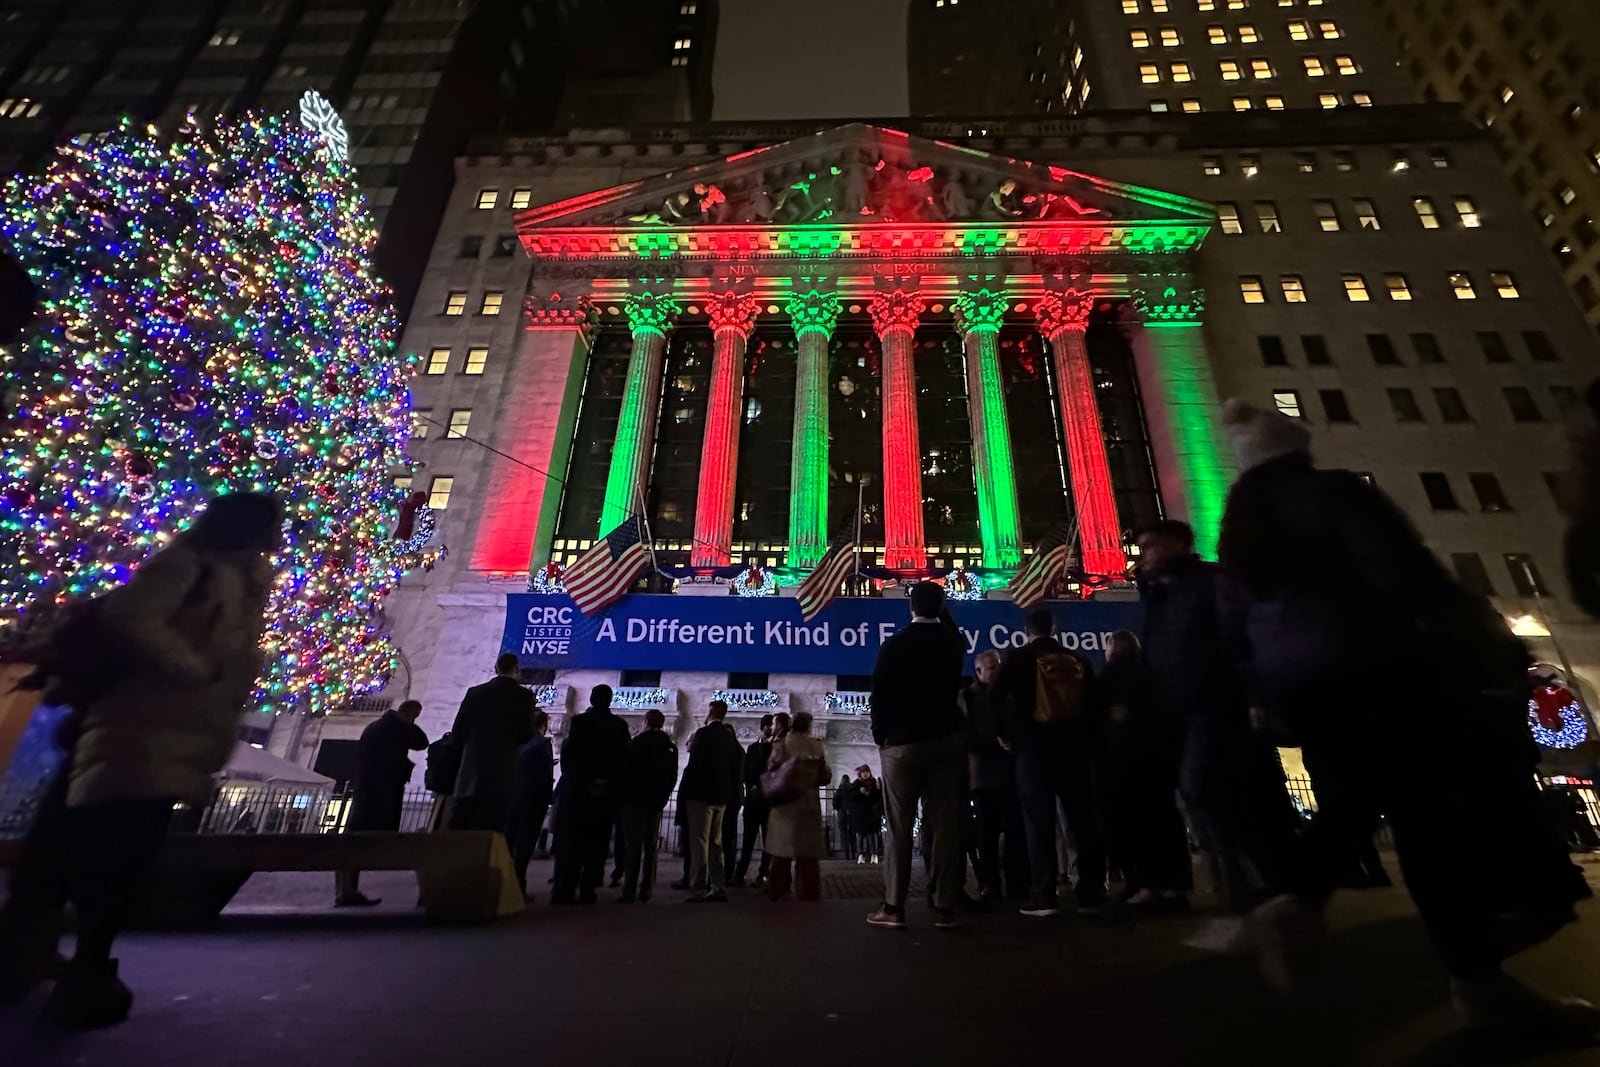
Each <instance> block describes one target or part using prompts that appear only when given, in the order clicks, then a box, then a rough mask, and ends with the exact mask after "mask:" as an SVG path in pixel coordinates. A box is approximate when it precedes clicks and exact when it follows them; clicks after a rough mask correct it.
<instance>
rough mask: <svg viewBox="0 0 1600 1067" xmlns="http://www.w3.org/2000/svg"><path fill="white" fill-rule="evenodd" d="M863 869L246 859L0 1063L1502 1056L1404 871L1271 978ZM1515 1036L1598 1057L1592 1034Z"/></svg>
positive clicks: (1591, 963)
mask: <svg viewBox="0 0 1600 1067" xmlns="http://www.w3.org/2000/svg"><path fill="white" fill-rule="evenodd" d="M664 866H665V869H667V870H669V871H674V870H675V864H672V863H669V864H666V865H664ZM1391 869H1392V864H1391ZM1588 869H1589V870H1590V871H1591V872H1594V873H1600V868H1597V867H1590V868H1588ZM546 874H547V870H545V871H541V872H536V878H535V881H536V882H542V880H543V878H544V877H545V876H546ZM874 884H875V883H874V880H873V877H872V872H871V871H870V870H864V869H862V868H859V867H856V866H854V865H845V864H842V863H829V864H827V865H826V866H825V885H826V887H827V891H828V897H829V899H826V900H824V901H823V902H822V903H821V904H820V905H813V906H809V907H802V906H799V905H787V906H783V907H773V906H771V905H768V904H767V903H766V902H765V901H764V900H762V899H760V898H759V897H758V895H757V894H756V893H754V892H752V891H750V890H743V891H738V890H736V891H734V899H733V901H732V903H730V904H728V905H726V906H720V907H719V906H715V905H704V906H691V905H687V904H683V903H681V902H680V900H681V897H682V894H679V893H673V892H670V891H669V892H666V893H664V894H663V895H662V896H661V897H659V898H657V899H656V900H655V901H653V902H651V903H650V904H648V905H646V906H635V907H624V906H621V905H618V904H616V903H613V898H614V896H615V894H613V893H607V894H604V895H603V897H602V901H601V903H600V905H598V906H597V907H595V908H590V909H570V910H550V909H548V908H545V907H542V906H539V907H535V908H533V909H531V910H530V911H529V913H528V914H527V915H526V916H525V917H523V918H521V919H519V920H517V921H514V922H510V923H504V924H500V925H496V926H489V927H475V928H462V929H455V928H441V927H430V926H428V925H426V924H424V923H423V922H422V921H421V920H420V919H419V918H418V916H417V914H416V913H415V912H414V911H413V910H412V908H411V907H410V905H411V904H413V903H414V902H415V886H414V883H413V882H412V881H411V879H410V878H409V876H407V875H404V874H373V875H369V876H367V878H366V879H365V880H364V883H363V886H364V888H365V889H366V890H367V892H369V893H372V894H374V895H381V896H382V897H383V898H384V903H383V905H382V906H380V907H379V908H377V909H374V910H373V911H370V912H364V913H360V914H352V913H350V912H334V911H332V910H331V909H329V908H327V907H326V904H327V902H328V900H329V899H330V897H331V894H332V887H331V884H330V879H329V878H328V877H327V876H319V875H298V874H296V875H275V876H258V877H257V878H256V879H254V880H252V882H251V884H249V885H248V886H246V888H245V890H244V892H242V893H241V894H240V896H239V897H238V899H237V900H236V901H235V904H234V905H233V906H232V907H231V908H230V910H229V912H228V914H227V915H225V917H224V919H223V921H222V922H221V924H220V925H218V926H217V927H215V928H214V929H211V930H207V931H204V932H198V933H186V934H177V933H135V934H132V935H129V936H128V937H127V938H126V939H125V941H124V942H123V943H122V945H121V947H120V951H119V954H120V956H121V957H122V960H123V973H124V976H125V977H126V979H127V980H128V982H129V984H130V985H132V986H133V988H134V989H135V991H136V992H137V995H138V999H137V1001H136V1003H135V1006H134V1015H133V1018H132V1019H131V1020H130V1021H129V1022H127V1023H126V1024H124V1025H122V1026H120V1027H116V1028H114V1029H111V1030H109V1031H105V1032H102V1033H96V1034H90V1035H86V1036H68V1035H63V1034H59V1033H56V1032H54V1031H52V1030H51V1029H50V1028H49V1027H47V1026H46V1025H44V1024H43V1023H41V1022H39V1021H38V1020H37V1019H36V1017H35V1016H36V1011H35V1009H36V1007H37V1002H30V1003H29V1004H27V1005H25V1006H24V1007H22V1008H20V1009H15V1010H13V1011H11V1012H9V1013H8V1014H6V1015H3V1016H0V1063H3V1064H6V1065H8V1067H9V1065H13V1064H15V1065H26V1067H33V1065H39V1067H45V1065H62V1067H66V1065H72V1067H102V1065H103V1067H164V1065H168V1064H171V1065H179V1064H183V1065H195V1064H212V1063H215V1064H228V1065H229V1067H257V1065H260V1067H268V1065H270V1067H285V1065H319V1064H328V1065H338V1067H364V1065H369V1064H370V1065H374V1067H376V1065H384V1067H389V1065H400V1064H405V1065H418V1067H432V1065H435V1064H438V1065H450V1067H479V1065H482V1067H498V1065H501V1064H505V1065H519V1067H520V1065H526V1064H573V1065H577V1064H583V1065H605V1064H650V1065H651V1067H669V1065H678V1064H682V1065H684V1067H710V1065H723V1064H728V1065H741V1067H743V1065H748V1067H786V1065H790V1064H793V1065H795V1067H801V1065H805V1067H815V1065H817V1064H833V1063H841V1064H842V1063H844V1062H846V1061H859V1060H861V1059H862V1058H866V1059H870V1060H871V1061H872V1062H873V1063H877V1064H886V1065H888V1064H919V1065H940V1067H943V1065H968V1064H970V1065H974V1067H994V1065H998V1064H1005V1063H1029V1064H1031V1063H1052V1064H1055V1063H1075V1064H1085V1063H1121V1064H1139V1065H1152V1067H1153V1065H1167V1064H1174V1065H1176V1064H1213V1063H1214V1064H1226V1065H1229V1067H1239V1065H1254V1064H1262V1065H1266V1064H1272V1065H1275V1067H1276V1065H1295V1067H1302V1065H1322V1064H1327V1065H1341V1067H1344V1065H1369V1064H1373V1065H1376V1064H1444V1063H1476V1062H1505V1060H1504V1059H1497V1058H1495V1057H1494V1056H1491V1055H1489V1054H1488V1051H1489V1050H1484V1049H1481V1048H1467V1047H1463V1045H1462V1044H1461V1043H1459V1042H1455V1041H1451V1040H1449V1039H1448V1037H1447V1034H1448V1030H1449V1018H1448V1016H1447V1014H1446V1012H1445V1011H1444V1010H1443V1004H1444V980H1443V978H1442V977H1441V975H1440V973H1439V972H1438V970H1437V969H1436V968H1435V967H1434V965H1433V963H1432V960H1431V958H1430V956H1429V954H1428V951H1427V947H1426V945H1425V944H1424V941H1423V937H1422V932H1421V929H1420V927H1419V925H1418V923H1417V921H1416V918H1415V915H1414V914H1413V913H1412V912H1411V909H1410V907H1409V903H1408V901H1407V900H1406V898H1405V896H1404V894H1403V893H1402V892H1401V891H1399V890H1378V891H1366V892H1361V893H1353V892H1352V893H1345V894H1342V895H1341V896H1340V897H1339V898H1338V900H1337V902H1336V905H1335V907H1334V911H1333V923H1334V926H1335V936H1334V937H1333V939H1332V941H1331V944H1330V946H1329V949H1328V951H1327V954H1326V957H1325V959H1324V961H1323V964H1324V965H1323V967H1322V968H1321V969H1320V973H1319V976H1318V977H1317V978H1315V979H1314V980H1312V981H1310V982H1308V983H1307V984H1306V986H1305V987H1304V988H1302V989H1301V990H1300V991H1299V993H1298V994H1297V995H1296V996H1295V997H1293V998H1290V999H1287V1000H1285V999H1280V998H1276V997H1273V996H1272V995H1270V994H1268V993H1267V992H1266V991H1265V990H1264V989H1263V988H1262V987H1261V985H1260V984H1259V982H1258V981H1257V980H1256V978H1255V977H1254V975H1253V974H1252V973H1251V972H1250V971H1249V970H1248V969H1247V968H1246V967H1244V966H1243V965H1242V964H1240V963H1237V962H1234V961H1229V960H1222V959H1216V958H1212V957H1209V956H1207V955H1205V954H1203V953H1200V952H1197V951H1194V950H1191V949H1187V948H1184V947H1183V946H1182V945H1181V941H1182V938H1183V936H1184V934H1185V933H1186V932H1188V931H1189V930H1191V929H1192V928H1193V927H1194V926H1195V925H1196V924H1197V923H1198V922H1200V921H1202V919H1201V918H1200V917H1198V916H1197V917H1194V918H1187V919H1168V920H1157V921H1147V922H1143V923H1140V924H1138V925H1137V926H1133V927H1130V928H1104V927H1101V926H1097V925H1095V924H1093V923H1091V922H1089V921H1088V920H1084V919H1079V918H1077V917H1072V916H1067V917H1062V918H1060V919H1059V920H1054V921H1038V920H1028V919H1024V918H1022V917H1020V916H1016V915H1010V914H1007V915H993V916H976V917H973V918H971V919H970V920H969V921H968V922H967V923H966V924H965V925H964V926H963V927H962V928H961V929H960V930H957V931H953V932H936V931H934V930H933V928H932V925H931V922H930V921H929V919H930V917H929V915H928V913H927V912H926V910H924V909H922V908H921V907H918V906H916V905H913V906H912V908H911V909H910V912H911V919H912V923H913V925H912V928H911V929H909V930H906V931H903V932H897V931H884V930H873V929H869V928H868V927H866V926H865V925H863V923H862V921H861V919H862V916H863V914H864V913H865V911H866V910H867V907H868V906H869V905H870V904H871V902H872V901H871V899H869V897H870V895H871V894H872V890H873V886H874ZM1590 910H1591V911H1592V910H1594V909H1593V908H1592V906H1591V909H1590ZM1587 920H1588V921H1587V922H1586V923H1581V924H1579V925H1578V926H1577V927H1575V928H1573V929H1571V930H1569V931H1568V932H1566V933H1565V934H1563V935H1562V936H1561V937H1560V938H1559V939H1557V941H1555V942H1554V943H1552V944H1550V945H1545V946H1542V947H1540V948H1538V949H1536V950H1534V951H1532V952H1529V953H1527V954H1526V955H1525V956H1523V957H1521V958H1519V960H1518V961H1517V962H1516V964H1515V968H1514V969H1515V970H1516V972H1517V973H1518V974H1519V975H1521V976H1523V977H1525V978H1528V979H1529V980H1531V981H1534V982H1536V983H1538V984H1540V985H1541V986H1543V987H1545V988H1547V989H1551V990H1561V991H1566V992H1576V993H1582V994H1587V995H1589V996H1590V997H1594V998H1600V921H1597V917H1596V916H1594V915H1589V916H1587ZM1046 1057H1048V1059H1046ZM1526 1062H1537V1063H1547V1064H1560V1065H1578V1064H1595V1063H1600V1051H1591V1052H1590V1053H1587V1054H1570V1053H1569V1054H1566V1055H1564V1056H1561V1055H1557V1056H1546V1057H1543V1058H1539V1059H1532V1060H1528V1061H1526Z"/></svg>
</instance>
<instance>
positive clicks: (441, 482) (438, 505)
mask: <svg viewBox="0 0 1600 1067" xmlns="http://www.w3.org/2000/svg"><path fill="white" fill-rule="evenodd" d="M455 484H456V480H455V479H454V478H451V477H449V476H447V475H438V476H435V477H434V479H433V481H432V482H431V483H430V484H429V485H428V506H429V507H430V508H432V509H433V510H434V511H443V510H444V509H445V508H447V507H449V506H450V490H451V489H453V488H454V487H455Z"/></svg>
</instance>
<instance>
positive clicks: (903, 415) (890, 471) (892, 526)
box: [868, 289, 928, 570]
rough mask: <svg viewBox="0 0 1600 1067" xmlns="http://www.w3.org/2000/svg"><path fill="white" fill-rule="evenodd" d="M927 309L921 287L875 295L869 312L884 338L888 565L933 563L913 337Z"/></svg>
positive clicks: (899, 567) (911, 567) (908, 567)
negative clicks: (926, 540) (926, 531)
mask: <svg viewBox="0 0 1600 1067" xmlns="http://www.w3.org/2000/svg"><path fill="white" fill-rule="evenodd" d="M923 307H924V304H923V300H922V296H921V295H920V294H919V293H917V292H916V291H915V290H913V291H911V292H907V291H906V290H904V289H896V290H894V291H892V292H886V293H879V294H878V295H877V296H875V297H873V298H872V303H871V304H870V305H869V307H868V310H869V311H870V312H871V314H872V325H873V326H874V327H875V328H876V329H877V331H878V337H879V339H880V340H881V341H882V342H883V525H884V541H885V556H884V561H885V564H886V565H887V566H888V567H889V568H891V569H894V570H920V569H922V568H923V567H925V566H927V564H928V551H927V547H926V545H924V544H923V540H922V448H921V446H920V444H919V443H918V439H917V375H916V368H915V367H914V366H913V365H912V358H911V341H912V338H913V337H914V336H915V334H916V331H917V319H918V318H920V317H921V315H922V309H923Z"/></svg>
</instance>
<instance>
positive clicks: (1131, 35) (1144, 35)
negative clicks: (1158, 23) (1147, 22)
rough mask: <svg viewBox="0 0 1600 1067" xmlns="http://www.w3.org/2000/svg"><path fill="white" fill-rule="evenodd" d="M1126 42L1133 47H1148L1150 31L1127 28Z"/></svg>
mask: <svg viewBox="0 0 1600 1067" xmlns="http://www.w3.org/2000/svg"><path fill="white" fill-rule="evenodd" d="M1128 43H1129V44H1130V45H1132V46H1133V47H1135V48H1149V47H1150V33H1149V31H1148V30H1129V31H1128Z"/></svg>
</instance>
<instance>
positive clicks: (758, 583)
mask: <svg viewBox="0 0 1600 1067" xmlns="http://www.w3.org/2000/svg"><path fill="white" fill-rule="evenodd" d="M733 591H734V592H736V593H738V594H739V595H740V596H772V595H773V594H774V593H776V592H777V591H778V582H777V579H775V578H773V577H772V572H771V571H769V570H767V568H765V567H760V566H756V567H751V568H750V569H749V570H747V571H745V572H744V573H743V574H741V575H739V577H737V578H735V579H734V580H733Z"/></svg>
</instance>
